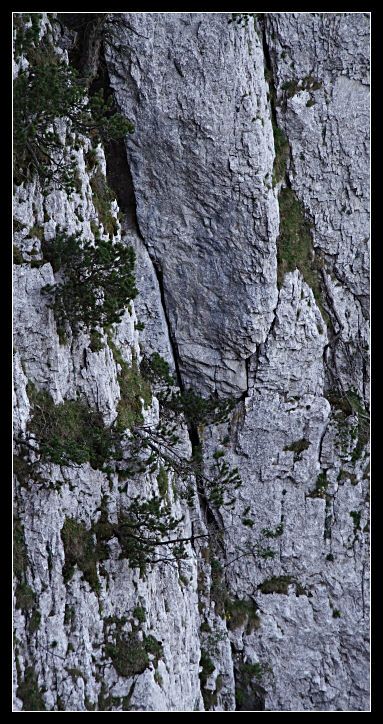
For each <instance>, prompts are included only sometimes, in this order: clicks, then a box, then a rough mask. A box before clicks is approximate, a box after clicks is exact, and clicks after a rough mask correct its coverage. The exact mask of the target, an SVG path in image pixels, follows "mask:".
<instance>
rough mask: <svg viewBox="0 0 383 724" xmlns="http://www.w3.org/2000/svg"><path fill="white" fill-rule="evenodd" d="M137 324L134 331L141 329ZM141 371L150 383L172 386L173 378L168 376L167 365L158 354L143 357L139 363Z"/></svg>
mask: <svg viewBox="0 0 383 724" xmlns="http://www.w3.org/2000/svg"><path fill="white" fill-rule="evenodd" d="M139 324H140V323H138V324H136V329H140V328H141V329H142V326H141V327H139ZM141 370H142V374H143V375H144V377H146V378H147V379H148V380H149V381H150V382H153V383H159V382H164V383H165V384H167V385H169V386H172V385H174V377H173V375H171V374H170V370H169V364H168V363H167V362H166V360H165V359H164V358H163V357H161V355H160V354H158V352H154V353H153V354H152V356H151V357H150V358H149V359H148V358H146V357H144V359H143V360H142V363H141Z"/></svg>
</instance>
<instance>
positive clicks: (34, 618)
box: [28, 609, 41, 634]
mask: <svg viewBox="0 0 383 724" xmlns="http://www.w3.org/2000/svg"><path fill="white" fill-rule="evenodd" d="M40 623H41V613H40V611H38V610H37V609H34V610H33V611H32V615H31V618H30V620H29V625H28V630H29V633H30V634H33V633H35V631H37V630H38V628H39V626H40Z"/></svg>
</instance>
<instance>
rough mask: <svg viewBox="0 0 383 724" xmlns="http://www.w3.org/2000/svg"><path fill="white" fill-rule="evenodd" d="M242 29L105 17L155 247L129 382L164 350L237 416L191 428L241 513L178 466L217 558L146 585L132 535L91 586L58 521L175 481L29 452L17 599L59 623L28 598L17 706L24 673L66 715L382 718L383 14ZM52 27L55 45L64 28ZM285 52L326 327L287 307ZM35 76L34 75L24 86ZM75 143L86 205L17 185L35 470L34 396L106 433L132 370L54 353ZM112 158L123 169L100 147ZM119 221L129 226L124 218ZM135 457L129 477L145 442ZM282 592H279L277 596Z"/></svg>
mask: <svg viewBox="0 0 383 724" xmlns="http://www.w3.org/2000/svg"><path fill="white" fill-rule="evenodd" d="M228 18H229V16H228V15H225V14H222V13H217V14H209V13H205V14H200V13H172V14H170V13H157V14H155V13H147V14H142V13H124V14H113V16H112V18H111V22H110V23H109V22H108V23H107V26H106V30H107V32H108V35H107V36H106V40H107V51H106V52H107V62H108V69H109V72H110V76H111V84H112V87H113V88H114V90H115V93H116V98H117V101H118V103H119V104H120V106H121V108H122V109H123V111H124V113H126V115H127V116H128V117H129V118H130V119H132V120H133V121H134V123H135V126H136V130H135V133H134V134H133V135H132V136H131V137H129V139H128V141H127V157H128V161H129V164H130V167H131V172H132V178H133V186H134V193H135V201H136V205H137V219H138V227H139V228H138V229H137V230H136V231H134V229H132V228H129V229H128V230H125V228H121V226H120V224H119V223H118V224H117V234H116V238H117V239H120V238H122V239H123V240H125V242H126V243H129V244H132V245H133V246H134V248H135V250H136V256H137V263H136V278H137V288H138V290H139V295H138V297H137V298H136V299H135V300H134V302H133V303H131V304H130V305H129V309H127V310H126V311H125V314H124V316H123V318H122V320H121V322H120V324H118V325H115V326H114V329H113V330H111V334H112V336H113V339H114V344H115V345H116V347H117V348H118V350H119V353H120V355H121V356H122V358H123V360H124V361H125V362H126V363H127V364H128V365H129V364H131V363H132V360H133V358H136V359H137V360H138V362H139V361H140V360H141V359H142V357H143V356H144V355H145V356H150V355H151V354H153V353H154V352H158V353H159V354H160V355H161V356H162V357H163V358H164V359H166V361H167V362H168V363H169V366H170V369H171V371H174V370H175V363H176V362H177V366H178V368H179V370H180V372H181V376H182V381H183V383H184V384H185V385H189V384H190V385H192V386H193V387H194V388H195V389H197V390H198V391H200V392H202V393H212V392H215V393H217V395H219V396H227V395H230V396H232V395H234V396H235V397H236V398H237V403H236V405H235V407H234V409H233V411H232V412H231V414H230V415H229V417H228V420H227V421H226V422H221V423H220V424H215V425H207V424H206V425H204V426H200V428H199V431H198V434H199V442H200V443H201V445H202V463H203V473H204V475H205V477H206V479H208V478H209V477H210V478H211V476H212V475H213V474H214V470H215V469H216V467H217V460H218V461H219V460H220V459H224V460H225V461H227V463H228V465H229V466H230V467H238V471H239V473H240V476H241V479H242V485H241V486H240V487H239V489H238V490H237V491H236V494H235V504H234V506H233V507H232V508H231V509H221V510H216V509H215V508H214V506H212V505H211V504H210V505H207V503H206V498H204V495H203V494H202V495H201V496H200V499H198V496H197V495H196V484H195V480H194V478H193V476H190V483H191V485H192V490H193V493H194V502H193V504H192V505H191V506H188V505H187V504H186V502H185V500H184V499H183V498H182V497H180V496H179V493H180V491H181V488H182V482H181V481H180V480H179V479H177V475H175V473H174V472H169V485H168V502H167V504H168V505H169V506H170V510H171V511H172V514H173V515H176V516H178V517H179V516H181V515H183V516H184V520H183V522H182V525H181V527H180V532H181V534H182V535H185V537H189V536H190V535H191V533H192V532H193V535H196V534H201V535H203V534H206V533H209V539H208V540H207V539H205V538H202V539H198V540H197V539H195V540H194V542H193V545H191V544H188V546H187V548H188V558H187V559H186V560H185V561H182V562H180V563H179V564H178V565H175V564H165V563H162V564H157V565H153V566H150V567H149V569H148V571H147V573H146V575H140V573H139V570H138V569H137V568H136V569H132V568H130V567H129V565H128V561H127V560H126V559H124V558H120V553H121V548H120V545H119V542H118V539H117V538H116V537H114V538H112V539H110V540H109V541H108V544H107V548H108V554H107V556H106V558H105V559H104V560H102V561H99V562H98V563H97V567H96V572H97V578H98V581H99V590H93V589H92V587H91V586H90V584H89V582H88V580H86V576H84V574H83V572H82V571H81V569H80V568H79V567H78V566H75V568H74V571H73V575H72V576H71V577H68V576H67V575H64V574H65V551H64V546H63V541H62V537H61V531H62V526H63V524H64V521H65V519H67V518H73V519H75V520H76V521H78V522H81V523H82V524H83V525H84V526H85V528H86V529H87V530H90V529H91V528H92V526H93V525H94V524H95V523H96V522H97V521H98V520H99V518H100V515H101V508H102V506H103V507H105V506H106V508H107V511H108V517H109V520H110V521H113V522H114V523H116V522H117V520H118V513H119V512H121V511H124V510H125V511H126V508H127V506H128V505H129V502H130V501H131V500H132V497H133V496H135V495H140V496H142V497H150V496H151V495H153V494H156V495H157V494H158V493H159V484H158V480H157V473H156V472H147V473H141V474H139V475H136V476H133V477H127V476H126V475H121V474H118V473H117V472H109V473H105V472H102V471H100V470H94V469H93V468H92V467H91V466H90V465H89V464H88V463H86V464H83V465H81V466H73V467H72V466H59V465H53V464H49V463H46V462H45V463H44V462H40V463H39V462H38V459H39V457H38V455H39V454H38V450H37V449H36V446H34V447H35V449H34V450H30V451H29V459H30V461H31V462H34V468H33V470H34V471H35V474H33V475H30V474H29V475H28V476H27V479H26V478H25V476H23V474H22V467H21V468H20V467H17V468H15V476H14V477H15V486H14V499H15V503H14V512H15V516H16V518H17V520H18V522H19V524H20V525H21V526H22V529H23V535H24V539H25V551H26V569H25V580H24V584H27V585H28V586H29V587H30V589H31V591H32V592H33V595H34V599H35V601H34V604H33V609H35V610H37V611H38V612H39V613H40V617H41V618H40V622H39V625H38V626H37V628H35V629H34V628H33V626H31V615H32V610H33V609H28V608H25V607H20V605H18V603H17V601H18V596H19V592H18V585H19V582H18V581H17V580H15V615H14V636H15V639H14V640H15V646H14V659H15V665H14V710H15V711H24V710H26V706H25V704H24V702H23V700H22V693H23V691H22V686H21V684H22V682H23V679H24V676H25V671H26V669H27V667H32V668H33V671H34V672H35V675H36V679H37V685H38V687H39V689H40V692H41V694H42V696H43V700H44V705H45V707H46V709H47V710H49V711H59V710H65V711H87V710H98V711H100V710H104V711H105V710H108V711H126V710H131V711H165V712H166V711H204V710H210V711H235V710H236V709H240V710H244V709H248V710H250V711H257V710H266V711H295V710H297V711H332V710H334V711H366V710H368V707H369V683H368V678H369V658H368V643H369V642H368V638H369V629H368V625H369V586H368V584H369V559H368V544H369V522H368V516H369V488H368V482H369V481H368V477H369V473H368V469H369V468H368V448H367V446H366V445H365V442H366V441H365V435H363V434H362V433H363V429H364V428H363V425H364V424H365V421H366V418H367V411H366V410H365V409H363V411H362V412H361V409H362V408H361V402H358V403H357V404H356V403H355V399H356V398H355V397H351V398H350V394H351V393H350V390H351V389H354V391H356V392H358V393H359V396H360V398H364V400H365V401H368V366H367V361H368V357H367V343H368V326H367V316H368V304H367V297H368V256H367V249H368V246H367V242H366V241H365V240H366V239H367V237H368V211H369V207H368V130H369V128H368V85H367V84H368V61H369V50H368V39H369V38H368V17H367V15H366V14H363V13H357V14H345V15H343V14H336V13H331V14H327V15H326V14H312V13H308V14H297V13H290V14H277V13H275V14H274V13H272V14H268V16H267V17H266V20H265V34H264V37H263V38H262V32H261V31H262V28H261V26H260V25H259V23H258V27H256V28H255V27H254V25H253V21H252V20H250V21H249V23H248V25H247V26H245V27H239V26H237V25H233V24H228V22H227V21H228ZM43 22H44V32H49V31H50V21H49V20H48V19H47V18H46V16H45V15H44V21H43ZM58 32H59V30H58V29H56V30H55V31H54V33H53V37H54V38H55V39H56V41H57V42H58V35H57V34H58ZM262 40H264V43H265V45H264V46H263V43H262ZM265 49H266V50H268V53H267V54H266V57H265V55H264V50H265ZM61 53H62V54H63V57H66V51H61ZM269 58H270V61H271V66H272V79H271V76H270V69H268V70H269V72H268V73H266V76H267V77H268V82H269V85H270V84H274V85H275V88H276V101H277V106H276V118H277V122H278V125H280V126H281V127H282V128H283V129H284V132H285V133H286V135H287V137H288V140H289V143H290V147H291V158H290V162H289V165H288V168H287V174H288V175H287V178H286V179H285V180H283V183H287V182H288V183H290V184H291V187H292V188H293V189H294V191H295V192H296V194H297V197H298V198H299V199H300V200H301V201H302V203H303V205H304V208H305V210H306V213H307V214H308V216H309V217H310V218H311V219H312V221H313V242H314V248H315V250H316V254H317V255H318V258H319V256H321V258H322V261H323V266H322V272H321V284H322V296H323V297H324V306H325V307H327V310H328V313H329V316H330V323H329V324H328V325H326V323H325V321H324V319H323V315H322V312H321V311H320V309H319V307H318V304H317V302H316V301H315V297H314V294H313V291H312V290H311V289H310V287H309V286H308V285H307V283H306V282H305V281H304V280H303V278H302V275H301V273H300V272H299V271H298V270H295V271H292V272H290V273H288V274H286V276H285V278H284V280H283V283H282V284H281V286H280V288H279V289H278V288H277V281H276V271H277V246H276V239H277V236H278V229H279V226H278V224H279V212H278V193H277V191H278V189H277V188H273V187H272V167H273V159H274V143H273V134H272V125H271V108H270V104H269V101H268V98H267V93H268V91H270V88H268V82H267V81H266V80H265V77H264V72H265V67H266V64H267V63H268V62H269ZM23 65H25V64H24V63H23V59H22V58H21V60H20V61H19V63H18V64H16V65H15V73H17V72H18V68H20V67H22V66H23ZM308 76H311V77H313V78H314V79H316V80H318V82H319V81H320V83H321V85H320V87H319V88H317V89H316V90H315V91H313V90H310V89H308V88H306V89H301V90H299V88H298V87H295V89H294V93H293V94H291V97H287V96H288V95H289V92H288V91H287V90H286V89H283V87H282V86H283V85H284V84H285V83H286V82H289V81H291V80H296V81H299V80H301V81H302V79H304V78H306V79H307V77H308ZM301 85H302V84H301ZM306 85H307V82H306ZM295 91H297V92H295ZM309 100H315V101H316V102H315V103H314V104H309V105H307V102H308V101H309ZM60 133H61V134H62V138H63V139H66V143H67V147H68V149H69V150H70V149H71V144H73V142H74V141H75V139H74V137H73V135H72V134H71V131H70V127H69V126H68V125H67V124H65V123H62V124H61V128H60ZM77 140H80V141H81V143H80V148H79V149H78V150H77V151H76V158H77V165H78V176H79V179H80V182H81V183H80V187H79V188H80V190H79V191H77V192H76V193H74V194H72V195H67V194H66V193H65V192H63V191H53V192H51V193H49V194H48V195H44V194H43V193H42V190H41V187H40V185H39V183H38V182H36V181H35V182H33V183H31V184H28V185H23V186H21V187H19V188H17V189H16V192H15V200H14V217H15V218H16V219H17V220H18V221H19V225H17V227H16V229H15V234H14V243H15V245H16V246H17V247H18V248H19V249H20V251H21V252H22V254H23V257H24V260H25V263H23V264H16V265H15V268H14V275H15V276H14V377H13V381H14V428H15V452H16V455H19V454H20V451H21V448H20V446H19V438H23V437H24V438H27V439H28V423H29V421H30V416H31V408H30V402H29V399H28V388H27V385H28V381H29V382H32V383H34V384H35V386H36V387H37V388H38V389H43V390H46V391H48V392H49V393H50V394H51V395H52V397H53V399H54V401H55V402H56V403H57V404H59V403H61V402H62V401H63V400H66V399H75V398H76V396H77V395H80V396H85V398H86V399H87V400H88V402H89V404H91V405H92V406H94V407H97V408H98V409H99V410H100V411H101V412H102V414H103V417H104V421H105V424H106V425H110V424H112V423H113V421H114V420H115V418H116V416H117V408H118V402H119V400H120V395H121V389H120V385H119V380H118V375H119V373H120V372H121V366H120V364H119V363H118V361H116V360H115V358H114V354H113V349H112V347H111V346H110V345H109V339H108V337H107V335H104V336H103V344H104V347H103V348H102V349H101V350H100V351H98V352H92V350H91V347H90V338H89V336H88V335H87V334H85V333H84V334H81V335H79V336H77V337H72V336H69V340H68V342H67V343H66V344H60V342H59V338H58V335H57V331H56V325H55V321H54V317H53V313H52V311H51V310H50V309H49V307H48V305H47V300H46V297H44V295H42V294H41V288H42V287H43V286H44V285H45V284H48V283H52V282H53V281H54V275H53V271H52V267H51V266H50V264H43V265H42V266H36V265H31V263H30V262H31V261H33V260H35V261H39V260H40V259H41V256H42V255H41V245H40V244H41V238H40V237H41V235H42V234H43V235H44V236H45V238H46V239H49V238H52V237H53V236H54V234H55V229H56V225H60V226H61V227H62V228H63V229H65V230H66V231H67V233H68V234H72V233H74V232H75V231H79V232H81V233H82V234H83V235H84V236H85V237H86V238H88V239H92V238H94V237H93V231H92V227H93V228H94V222H97V210H96V208H95V206H94V203H93V200H92V191H91V186H90V178H91V173H92V171H91V170H89V168H87V166H86V163H85V154H86V151H87V150H88V148H89V146H90V140H89V139H87V138H85V137H80V139H77ZM98 158H99V166H100V168H101V170H102V172H103V173H105V172H106V164H105V157H104V154H103V150H102V148H101V147H99V149H98ZM123 183H124V179H123V178H122V179H121V184H123ZM111 211H112V213H113V214H114V216H115V217H116V219H117V218H118V207H117V203H116V202H113V204H112V206H111ZM47 219H48V220H47ZM32 229H33V230H34V231H33V232H32V231H31V230H32ZM36 229H38V230H39V233H37V235H36ZM101 231H103V230H102V229H101ZM137 322H143V323H144V324H145V327H144V329H143V330H140V329H137ZM170 338H171V339H172V343H171V342H170ZM175 355H176V356H177V357H176V360H175V359H174V356H175ZM343 393H347V395H348V398H349V399H351V400H352V401H353V405H351V408H350V409H349V408H348V407H347V406H346V407H345V404H346V402H347V398H345V397H342V395H343ZM334 395H335V396H334ZM340 404H342V405H343V411H342V409H339V405H340ZM345 410H346V412H345ZM159 414H160V407H159V402H158V400H157V399H156V397H155V396H153V399H152V404H151V405H150V406H149V407H148V408H147V409H143V415H144V422H143V425H144V426H145V425H146V426H150V427H151V428H156V426H157V425H158V422H159ZM177 423H178V434H179V435H180V438H181V440H180V442H179V443H178V445H177V447H176V451H177V453H178V454H179V455H181V456H182V457H183V458H190V455H191V453H192V443H191V440H190V438H189V435H188V431H187V429H186V426H185V423H184V420H182V419H181V418H180V419H179V420H177ZM195 432H196V431H194V438H193V443H194V444H195V443H196V439H195ZM32 447H33V445H32ZM217 451H221V452H224V457H223V458H219V457H218V458H217ZM123 454H124V459H125V460H126V461H127V462H129V458H130V453H129V433H127V435H126V446H125V447H124V451H123ZM214 456H215V457H214ZM199 486H200V487H201V480H200V481H199ZM205 493H206V490H205ZM219 563H220V565H221V566H222V568H221V569H220V568H219ZM219 571H220V572H219ZM281 577H282V578H281ZM273 578H274V579H277V580H274V582H273V581H271V582H270V579H273ZM267 581H269V586H268V587H269V589H270V588H271V589H274V591H273V592H272V591H270V592H268V593H267V592H265V589H264V590H263V591H262V590H261V588H260V587H261V586H262V584H265V582H267ZM266 590H267V589H266ZM238 600H239V601H240V602H241V601H245V602H246V603H247V605H249V606H250V607H252V610H253V611H255V610H256V612H257V619H256V623H255V624H254V626H250V625H249V622H248V620H247V618H246V615H243V616H242V618H241V617H240V616H239V618H238V620H236V619H235V613H234V618H233V615H232V612H231V609H230V606H233V605H235V602H236V601H237V604H238ZM233 602H234V604H233ZM137 606H143V607H145V611H146V616H145V621H139V620H138V619H137V618H136V617H135V614H134V609H135V608H136V607H137ZM118 626H122V630H123V631H124V633H125V635H127V634H128V633H129V632H130V631H132V628H133V627H135V628H137V629H138V630H139V634H138V635H139V636H140V637H141V639H142V637H143V636H148V635H151V636H154V637H155V638H156V639H157V640H158V641H160V642H161V644H162V653H161V656H160V657H159V660H158V662H157V663H156V662H155V660H154V657H153V656H151V657H150V659H151V660H150V663H149V666H148V667H147V668H146V669H145V670H144V671H143V672H142V673H140V674H138V675H137V674H136V675H134V676H122V675H120V674H119V673H118V671H117V669H116V668H115V666H114V665H113V660H112V658H111V656H110V655H109V654H108V651H109V652H110V648H109V649H108V648H107V646H108V644H109V646H110V644H113V642H115V640H116V632H117V627H118ZM201 652H203V657H202V659H201ZM204 657H205V667H206V657H208V660H209V665H208V674H207V675H206V676H205V674H206V670H205V671H201V668H202V667H201V664H202V663H203V659H204ZM254 671H256V672H257V673H256V674H254ZM200 674H201V676H200ZM249 677H250V678H249ZM203 682H204V685H202V684H203Z"/></svg>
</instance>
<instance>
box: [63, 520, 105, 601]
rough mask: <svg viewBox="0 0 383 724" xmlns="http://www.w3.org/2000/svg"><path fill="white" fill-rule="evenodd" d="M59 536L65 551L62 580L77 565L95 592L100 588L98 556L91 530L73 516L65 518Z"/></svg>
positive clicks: (67, 576)
mask: <svg viewBox="0 0 383 724" xmlns="http://www.w3.org/2000/svg"><path fill="white" fill-rule="evenodd" d="M61 538H62V542H63V544H64V551H65V564H64V568H63V576H64V581H69V580H70V578H71V577H72V576H73V573H74V570H75V565H77V566H78V567H79V568H80V570H81V571H82V572H83V574H84V578H85V580H86V581H88V583H89V585H90V586H91V588H92V590H93V591H95V592H96V593H97V592H98V591H99V590H100V581H99V578H98V574H97V565H96V564H97V560H98V558H97V552H96V546H95V543H94V540H93V535H92V533H91V531H89V530H87V529H86V528H85V526H84V524H83V523H80V522H79V521H77V520H74V519H73V518H66V520H65V522H64V525H63V527H62V530H61Z"/></svg>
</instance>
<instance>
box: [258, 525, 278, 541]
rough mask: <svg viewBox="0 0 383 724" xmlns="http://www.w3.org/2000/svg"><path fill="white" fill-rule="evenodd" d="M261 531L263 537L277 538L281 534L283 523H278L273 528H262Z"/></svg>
mask: <svg viewBox="0 0 383 724" xmlns="http://www.w3.org/2000/svg"><path fill="white" fill-rule="evenodd" d="M261 533H262V535H264V536H265V538H279V537H280V536H281V535H283V523H278V525H277V526H276V527H275V528H274V530H273V529H272V528H262V530H261Z"/></svg>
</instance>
